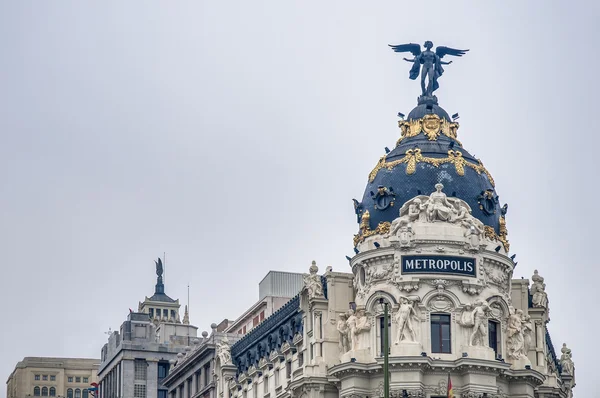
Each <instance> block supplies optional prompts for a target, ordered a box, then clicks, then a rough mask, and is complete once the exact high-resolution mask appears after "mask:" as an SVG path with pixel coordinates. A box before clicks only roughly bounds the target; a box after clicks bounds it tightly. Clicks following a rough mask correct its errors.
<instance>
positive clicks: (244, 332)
mask: <svg viewBox="0 0 600 398" xmlns="http://www.w3.org/2000/svg"><path fill="white" fill-rule="evenodd" d="M242 334H246V326H244V327H243V328H242Z"/></svg>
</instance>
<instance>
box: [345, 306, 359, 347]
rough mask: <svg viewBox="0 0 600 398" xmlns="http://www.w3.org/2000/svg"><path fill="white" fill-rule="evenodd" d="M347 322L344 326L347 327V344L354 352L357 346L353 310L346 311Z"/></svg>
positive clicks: (355, 319)
mask: <svg viewBox="0 0 600 398" xmlns="http://www.w3.org/2000/svg"><path fill="white" fill-rule="evenodd" d="M347 318H348V319H347V320H346V324H347V325H348V343H349V346H350V349H351V350H355V349H356V348H355V347H356V346H357V345H358V341H357V338H356V321H357V318H356V315H354V310H353V309H349V310H348V316H347Z"/></svg>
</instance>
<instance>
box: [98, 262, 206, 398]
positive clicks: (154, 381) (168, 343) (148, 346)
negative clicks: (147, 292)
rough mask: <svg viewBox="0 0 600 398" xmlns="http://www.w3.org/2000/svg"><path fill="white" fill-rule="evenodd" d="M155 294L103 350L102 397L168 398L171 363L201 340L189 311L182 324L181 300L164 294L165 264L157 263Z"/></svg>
mask: <svg viewBox="0 0 600 398" xmlns="http://www.w3.org/2000/svg"><path fill="white" fill-rule="evenodd" d="M157 275H158V278H157V283H156V287H155V293H154V295H153V296H152V297H150V298H146V299H145V301H144V302H143V303H140V305H139V307H138V309H139V311H140V312H131V313H130V314H129V316H128V317H127V320H126V321H125V322H123V324H122V325H121V328H120V331H119V332H116V331H115V332H113V333H112V334H111V335H110V336H109V339H108V343H107V344H105V345H104V347H102V355H101V363H100V367H99V370H98V378H99V380H100V381H99V397H100V398H166V397H167V388H166V387H164V386H163V384H162V381H163V380H164V378H165V377H167V375H168V373H169V368H170V362H169V361H170V360H172V359H175V358H176V357H177V353H179V352H181V351H182V350H183V349H184V347H186V346H189V345H190V344H191V342H192V341H193V340H194V339H195V338H196V337H197V333H198V328H197V327H196V326H192V325H190V324H189V314H188V312H187V308H186V312H185V315H184V318H183V322H181V321H179V309H180V306H179V301H178V300H173V299H171V298H170V297H169V296H167V295H166V294H165V292H164V284H163V281H162V264H161V263H160V261H159V262H157Z"/></svg>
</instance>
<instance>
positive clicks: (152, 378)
mask: <svg viewBox="0 0 600 398" xmlns="http://www.w3.org/2000/svg"><path fill="white" fill-rule="evenodd" d="M147 364H148V370H147V372H146V398H157V395H158V361H156V360H155V359H148V361H147Z"/></svg>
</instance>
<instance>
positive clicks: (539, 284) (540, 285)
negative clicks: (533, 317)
mask: <svg viewBox="0 0 600 398" xmlns="http://www.w3.org/2000/svg"><path fill="white" fill-rule="evenodd" d="M531 280H532V281H533V284H532V285H531V294H532V296H533V297H532V299H531V301H532V304H533V306H534V307H543V308H548V295H547V293H546V284H545V283H544V278H543V277H542V276H540V275H539V274H538V271H537V269H536V270H535V271H533V276H532V277H531Z"/></svg>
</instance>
